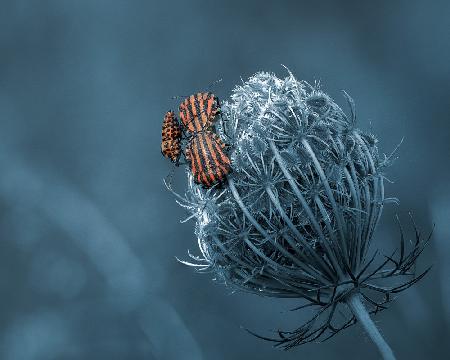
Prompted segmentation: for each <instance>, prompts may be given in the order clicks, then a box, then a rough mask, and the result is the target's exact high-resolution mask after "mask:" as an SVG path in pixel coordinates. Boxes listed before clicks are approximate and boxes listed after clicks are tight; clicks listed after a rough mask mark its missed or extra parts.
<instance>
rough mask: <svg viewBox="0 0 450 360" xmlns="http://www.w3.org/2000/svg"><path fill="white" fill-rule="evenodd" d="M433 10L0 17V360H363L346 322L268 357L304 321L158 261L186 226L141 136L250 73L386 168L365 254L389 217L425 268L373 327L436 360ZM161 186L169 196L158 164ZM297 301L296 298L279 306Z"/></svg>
mask: <svg viewBox="0 0 450 360" xmlns="http://www.w3.org/2000/svg"><path fill="white" fill-rule="evenodd" d="M449 17H450V2H449V1H433V2H425V1H395V2H390V1H378V2H368V1H367V2H364V3H361V2H359V1H346V2H342V1H327V0H322V1H320V2H313V1H272V2H265V3H264V2H261V1H245V2H244V1H222V2H214V1H189V2H183V1H177V2H176V1H143V0H142V1H139V0H136V1H130V0H128V1H125V0H123V1H111V0H109V1H106V0H97V1H89V0H83V1H82V0H79V1H63V0H53V1H39V2H35V1H25V0H14V1H13V0H11V1H7V0H3V1H1V11H0V358H1V359H39V360H40V359H150V360H151V359H155V360H156V359H157V360H166V359H187V360H190V359H193V360H197V359H198V360H202V359H205V360H210V359H213V360H222V359H223V360H228V359H233V360H241V359H260V360H265V359H270V360H273V359H286V360H288V359H311V360H313V359H362V358H364V359H366V360H371V359H377V358H378V354H377V352H376V349H375V347H374V346H373V345H372V343H371V342H370V340H369V339H368V338H367V336H366V335H365V334H364V333H363V331H362V329H361V328H360V327H359V326H358V325H356V326H353V327H352V328H350V329H348V330H346V331H344V332H342V333H340V334H339V335H338V336H336V337H335V338H333V339H332V340H330V341H328V342H326V343H323V344H309V345H305V346H302V347H299V348H296V349H294V350H292V351H289V352H284V351H281V350H277V349H273V348H272V347H271V344H270V343H266V342H264V341H262V340H259V339H257V338H254V337H253V336H251V335H249V334H248V333H246V332H245V331H244V330H242V329H241V328H240V326H245V327H248V328H250V329H252V330H255V331H257V332H260V333H264V334H270V330H271V329H276V328H278V327H280V328H283V329H286V328H288V327H289V326H292V325H295V324H296V323H297V324H298V325H300V323H301V321H302V320H304V319H306V318H307V317H308V316H309V315H310V313H309V312H308V310H305V311H304V312H293V313H291V312H287V310H288V309H289V308H290V307H291V305H292V302H289V303H287V302H284V301H282V300H277V299H267V298H260V297H257V296H254V295H246V294H240V293H234V294H232V293H231V290H230V289H227V288H226V287H223V286H219V285H218V284H215V283H214V282H213V280H212V276H210V275H208V274H206V275H200V274H196V273H195V272H194V271H193V269H192V268H188V267H186V266H184V265H182V264H180V263H178V262H177V261H176V259H175V256H177V257H179V258H187V257H188V256H187V250H188V249H189V250H190V251H191V252H192V253H194V254H197V253H198V252H197V249H196V247H197V243H196V239H195V236H194V231H193V229H194V223H193V222H188V223H185V224H181V223H180V222H179V220H180V219H183V218H184V217H185V216H186V213H185V212H184V210H183V209H181V208H180V207H179V206H178V205H177V204H176V203H175V199H174V197H173V196H172V195H171V194H170V193H169V192H168V191H167V190H166V189H165V187H164V185H163V181H162V179H163V178H164V177H166V176H167V175H168V174H169V173H170V172H171V171H172V170H173V167H172V165H171V164H170V162H169V161H167V160H166V159H163V158H162V156H161V153H160V136H161V135H160V134H161V122H162V119H163V115H164V113H165V112H166V111H167V110H168V109H177V108H178V103H179V101H180V100H179V99H171V98H172V97H173V96H183V95H189V94H191V93H192V92H194V91H195V92H196V91H200V90H205V89H207V87H208V86H209V85H210V84H211V83H213V82H215V81H216V80H218V79H223V81H222V82H220V83H218V84H215V85H212V88H211V89H212V90H213V91H214V92H215V93H216V94H217V95H218V96H219V97H220V98H221V99H226V98H227V97H228V96H229V95H230V93H231V90H232V89H233V87H234V86H235V85H236V84H239V83H240V82H241V78H242V79H246V78H248V77H249V76H251V75H252V74H253V73H255V72H257V71H259V70H265V71H273V72H275V73H276V74H277V75H278V76H280V77H283V76H286V75H287V74H286V70H285V69H284V68H283V67H282V66H281V64H284V65H286V66H288V67H289V68H290V70H291V71H292V72H293V73H294V74H295V75H296V76H297V77H298V78H299V79H304V80H307V81H309V82H314V81H315V80H318V81H320V82H321V83H322V86H323V89H324V90H325V91H326V92H328V93H329V94H330V95H331V96H332V97H333V98H335V99H336V101H337V102H338V103H339V104H341V105H342V106H343V107H345V100H344V98H343V96H342V94H341V90H342V89H345V90H346V91H347V92H348V93H349V94H351V95H352V97H353V98H354V99H355V102H356V106H357V115H358V119H359V126H360V127H361V128H362V129H365V130H368V131H372V132H374V133H375V134H377V135H378V136H379V138H380V149H381V150H382V151H385V152H387V153H389V152H390V151H392V150H393V149H394V148H395V146H396V145H397V144H398V143H399V142H400V140H401V139H402V138H404V141H403V144H402V145H401V147H400V149H399V152H398V155H399V159H398V160H397V161H396V163H395V164H394V166H393V167H392V168H390V170H389V173H388V175H389V179H390V180H391V181H393V183H392V184H388V185H387V189H386V190H387V196H397V197H398V198H399V199H400V201H401V202H400V205H399V206H393V205H392V206H390V207H388V208H387V209H386V211H385V213H384V215H383V218H382V221H381V224H380V227H379V229H378V233H377V235H376V237H377V239H376V241H378V244H379V246H380V247H384V246H386V247H387V248H392V247H393V246H395V244H396V241H398V240H399V235H398V229H397V227H396V225H395V222H394V220H393V219H394V215H395V214H396V213H398V214H399V215H400V218H401V219H402V220H403V223H404V226H405V229H408V231H409V234H410V235H412V232H411V226H410V223H409V220H408V212H409V211H412V212H413V214H414V217H415V219H416V221H417V223H418V226H419V227H420V228H421V229H422V230H423V232H424V233H425V234H426V233H428V232H429V231H431V229H432V227H433V223H435V224H436V229H435V232H434V236H433V239H432V242H431V244H430V245H429V247H428V248H427V249H426V251H425V253H424V254H423V256H422V257H421V259H420V260H419V270H420V269H422V270H423V269H425V268H426V267H427V266H428V265H429V264H434V266H433V269H432V271H431V273H430V274H429V275H428V276H427V277H426V278H425V279H424V280H422V281H421V282H420V283H419V284H418V285H417V286H415V287H413V288H411V289H410V290H408V291H407V292H405V293H404V294H403V295H401V296H400V298H399V299H398V300H397V301H396V302H395V303H394V304H393V305H392V307H391V308H390V309H389V310H386V311H385V312H383V313H380V314H379V315H377V316H376V317H375V320H376V322H377V324H378V325H379V326H380V328H381V330H382V332H383V334H384V335H385V337H386V338H387V340H388V342H389V343H390V344H391V346H392V348H393V349H394V351H395V353H396V354H397V356H398V358H399V359H444V358H449V357H450V344H449V342H448V338H449V336H450V265H449V263H450V262H449V260H450V188H449V184H450V166H449V164H450V117H449V114H450V101H449V95H450V66H449V64H450V23H449ZM175 170H176V171H175V174H174V177H173V180H172V181H173V186H174V188H175V189H177V190H178V191H180V192H183V190H184V187H185V175H184V171H183V170H182V169H181V168H180V169H175ZM299 303H300V302H299Z"/></svg>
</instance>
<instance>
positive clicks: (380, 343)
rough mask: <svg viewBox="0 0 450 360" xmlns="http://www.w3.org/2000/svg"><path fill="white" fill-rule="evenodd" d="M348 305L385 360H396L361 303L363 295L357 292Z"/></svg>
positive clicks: (348, 300)
mask: <svg viewBox="0 0 450 360" xmlns="http://www.w3.org/2000/svg"><path fill="white" fill-rule="evenodd" d="M347 305H348V306H349V307H350V309H351V310H352V312H353V314H354V315H355V316H356V318H357V319H358V321H359V323H360V324H361V325H362V327H363V328H364V330H366V332H367V334H368V335H369V336H370V338H371V339H372V341H373V342H374V343H375V345H376V346H377V347H378V351H379V352H380V354H381V356H382V357H383V359H384V360H395V356H394V353H393V352H392V349H391V348H390V346H389V344H388V343H387V342H386V340H384V338H383V336H382V335H381V333H380V331H379V330H378V328H377V327H376V325H375V323H374V322H373V320H372V319H371V318H370V315H369V313H368V311H367V309H366V307H365V306H364V304H363V303H362V301H361V295H360V294H359V293H358V292H355V293H354V294H352V295H351V296H350V297H349V298H348V299H347Z"/></svg>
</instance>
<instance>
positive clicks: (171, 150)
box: [161, 111, 181, 163]
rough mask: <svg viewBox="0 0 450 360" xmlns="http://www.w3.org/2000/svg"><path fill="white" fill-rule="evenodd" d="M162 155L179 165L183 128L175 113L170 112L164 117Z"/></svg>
mask: <svg viewBox="0 0 450 360" xmlns="http://www.w3.org/2000/svg"><path fill="white" fill-rule="evenodd" d="M161 153H162V154H163V156H164V157H166V158H169V159H170V160H171V161H172V162H174V163H178V159H179V158H180V155H181V127H180V123H179V122H178V119H177V118H176V116H175V113H174V112H173V111H168V112H167V113H166V115H165V116H164V121H163V124H162V132H161Z"/></svg>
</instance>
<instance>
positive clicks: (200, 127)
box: [161, 92, 231, 188]
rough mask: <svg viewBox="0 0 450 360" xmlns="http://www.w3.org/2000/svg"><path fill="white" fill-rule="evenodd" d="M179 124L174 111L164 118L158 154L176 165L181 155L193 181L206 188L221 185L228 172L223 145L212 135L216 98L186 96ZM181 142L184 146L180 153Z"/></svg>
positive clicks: (211, 96)
mask: <svg viewBox="0 0 450 360" xmlns="http://www.w3.org/2000/svg"><path fill="white" fill-rule="evenodd" d="M179 110H180V118H181V124H180V122H179V121H178V119H177V117H176V115H175V113H174V112H173V111H168V112H167V113H166V114H165V116H164V121H163V125H162V134H161V138H162V141H161V152H162V154H163V156H164V157H167V158H169V159H170V160H171V161H172V162H173V163H175V165H176V166H178V165H179V161H180V157H181V155H182V154H183V155H184V157H185V158H186V161H187V162H188V164H189V167H190V169H191V171H192V176H193V178H194V181H195V182H196V183H198V184H202V185H203V186H204V187H206V188H210V187H212V186H213V185H216V184H220V183H222V182H223V181H224V180H225V179H226V176H227V174H229V173H230V172H231V162H230V158H229V157H228V155H227V153H226V145H225V143H224V142H223V141H222V139H221V138H220V137H219V136H218V135H217V134H216V133H215V132H214V129H213V125H214V121H215V120H216V116H217V115H218V114H219V113H220V104H219V99H218V98H217V97H216V96H215V95H214V94H212V93H210V92H204V93H197V94H194V95H191V96H189V97H187V98H186V99H185V100H184V101H183V102H182V103H181V104H180V107H179ZM183 139H186V140H187V144H186V146H185V148H184V150H183V141H182V140H183Z"/></svg>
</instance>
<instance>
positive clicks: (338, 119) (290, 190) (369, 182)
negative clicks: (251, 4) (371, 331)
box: [181, 72, 425, 348]
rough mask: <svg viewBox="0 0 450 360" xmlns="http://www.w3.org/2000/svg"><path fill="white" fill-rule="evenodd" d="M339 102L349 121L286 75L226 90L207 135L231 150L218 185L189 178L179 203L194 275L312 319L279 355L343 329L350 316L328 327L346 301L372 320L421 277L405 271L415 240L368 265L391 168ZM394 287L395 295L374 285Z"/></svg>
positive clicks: (288, 336)
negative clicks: (194, 250) (292, 301)
mask: <svg viewBox="0 0 450 360" xmlns="http://www.w3.org/2000/svg"><path fill="white" fill-rule="evenodd" d="M344 96H345V98H346V100H347V102H348V104H349V106H350V114H349V115H347V114H346V113H345V112H344V111H343V110H342V109H341V108H340V107H339V106H338V105H337V104H336V103H335V102H334V101H333V100H332V99H331V98H330V97H329V96H328V95H327V94H326V93H324V92H323V91H322V90H321V89H320V86H319V85H318V84H315V85H310V84H308V83H306V82H304V81H298V80H297V79H296V78H295V77H294V76H293V75H292V74H291V73H290V72H289V75H288V76H287V77H286V78H284V79H280V78H278V77H276V76H275V75H274V74H271V73H267V72H260V73H257V74H255V75H254V76H252V77H251V78H250V79H249V80H248V81H246V82H245V83H243V84H242V85H240V86H237V87H236V88H235V89H234V90H233V94H232V96H231V99H230V100H229V101H226V102H225V103H224V104H223V106H222V116H223V121H221V122H218V124H217V125H216V130H217V132H218V133H219V134H220V135H221V136H222V137H223V138H225V139H229V140H227V141H228V142H229V143H231V150H230V155H231V159H232V168H233V173H232V174H231V175H229V177H228V183H227V184H225V185H224V186H223V187H222V188H212V189H209V190H205V189H202V188H201V187H199V186H198V185H196V184H195V183H194V182H193V181H192V176H191V175H190V173H189V172H188V178H189V187H188V191H187V193H186V197H185V198H184V199H182V200H181V204H183V205H184V206H185V207H186V208H187V209H189V210H190V211H191V213H192V216H193V217H195V218H196V220H197V224H196V234H197V237H198V241H199V246H200V250H201V253H202V256H203V257H202V258H196V257H195V259H196V260H198V262H199V263H198V264H197V266H199V268H200V269H202V270H211V271H213V272H214V273H215V274H217V275H218V278H219V279H222V281H223V282H225V283H226V284H227V285H229V286H232V287H234V288H237V289H241V290H245V291H250V292H254V293H257V294H260V295H265V296H274V297H280V298H303V299H304V300H306V301H307V305H308V306H309V305H311V306H316V307H317V313H316V315H315V316H314V317H313V318H312V319H311V320H310V321H309V322H307V323H306V324H304V325H302V326H301V327H300V328H298V329H296V330H294V331H286V332H282V331H280V332H279V336H280V337H279V338H277V339H271V340H273V341H276V342H277V344H279V345H282V346H284V347H286V348H290V347H293V346H296V345H299V344H302V343H306V342H310V341H314V340H318V339H323V338H327V337H329V336H332V335H334V334H335V333H337V332H338V331H339V330H342V329H344V328H346V327H348V326H349V325H351V324H353V323H354V322H355V317H354V316H353V315H352V314H351V313H350V314H348V312H347V315H345V312H344V315H343V317H342V316H341V315H339V316H340V318H339V319H338V318H337V317H338V314H340V313H341V312H338V311H337V308H338V307H340V306H341V305H342V304H343V303H345V299H346V298H348V296H350V294H352V293H355V292H358V293H360V294H361V295H362V296H363V298H364V299H365V300H366V302H367V303H368V304H369V305H370V306H371V311H373V312H376V311H379V310H381V309H384V308H385V305H386V304H387V303H388V302H390V301H391V300H392V297H391V295H392V294H395V293H398V292H400V291H402V290H404V289H406V288H407V287H409V286H410V285H412V284H413V283H414V282H416V281H417V280H418V279H419V278H420V277H422V276H423V275H424V274H421V275H419V276H416V275H415V273H414V271H413V268H414V264H415V261H416V259H417V256H418V255H419V254H420V252H421V251H422V249H423V246H424V244H425V243H424V242H421V241H420V240H419V238H417V242H416V243H415V246H414V248H413V249H412V250H411V251H410V252H409V253H406V252H405V249H404V240H403V232H402V241H401V248H400V252H399V254H398V256H397V257H395V258H394V254H393V255H391V256H387V257H384V258H382V260H380V259H379V258H378V256H377V255H376V254H377V253H375V255H374V256H369V254H370V251H369V245H370V242H371V240H372V238H373V234H374V231H375V229H376V227H377V224H378V221H379V219H380V216H381V213H382V210H383V206H384V205H385V203H386V200H387V199H386V198H385V195H384V175H383V170H384V167H385V165H386V164H387V163H388V162H389V160H390V158H391V157H382V156H380V155H379V152H378V148H377V138H376V137H375V136H374V135H371V134H366V133H364V132H363V131H361V130H359V129H357V127H356V115H355V106H354V103H353V100H352V99H351V98H350V96H349V95H348V94H347V93H345V92H344ZM377 261H378V262H377ZM190 264H191V263H190ZM404 276H405V277H408V276H409V278H408V279H407V280H406V281H405V282H404V283H401V284H396V285H392V283H389V286H387V285H386V286H383V285H380V284H379V283H378V282H377V281H378V280H383V279H384V280H386V279H396V278H401V277H404ZM377 294H379V295H380V296H381V298H380V297H377V296H376V295H377Z"/></svg>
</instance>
